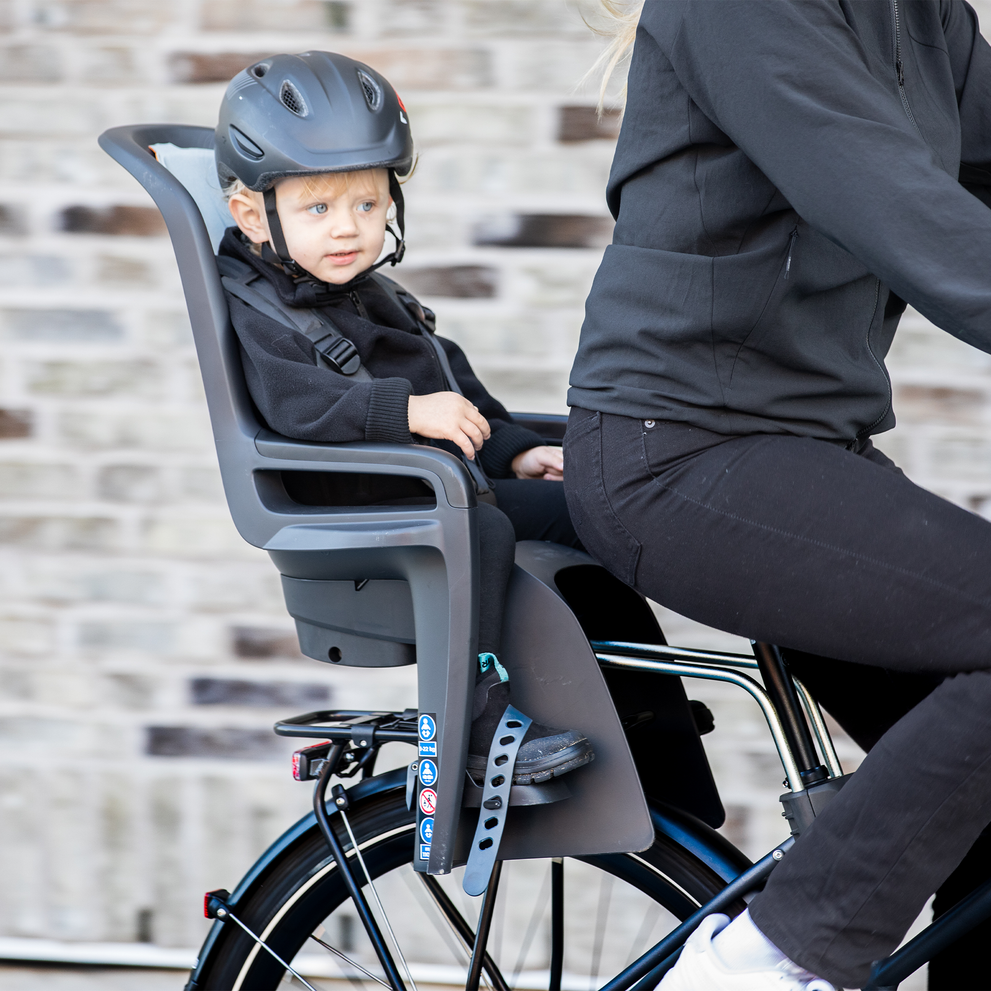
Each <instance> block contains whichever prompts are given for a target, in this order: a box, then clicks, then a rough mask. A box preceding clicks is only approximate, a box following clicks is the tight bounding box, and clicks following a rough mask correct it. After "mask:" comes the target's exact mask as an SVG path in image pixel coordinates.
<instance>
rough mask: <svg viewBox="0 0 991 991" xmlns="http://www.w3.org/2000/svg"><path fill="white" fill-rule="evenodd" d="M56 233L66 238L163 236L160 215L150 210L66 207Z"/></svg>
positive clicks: (125, 207) (132, 207)
mask: <svg viewBox="0 0 991 991" xmlns="http://www.w3.org/2000/svg"><path fill="white" fill-rule="evenodd" d="M59 229H60V230H63V231H66V232H67V233H69V234H115V235H122V236H127V237H156V236H160V235H162V234H165V233H166V231H165V221H164V220H162V215H161V214H160V213H159V212H158V211H157V210H156V209H154V208H153V207H150V206H107V207H91V206H69V207H66V208H65V209H64V210H63V211H62V212H61V213H60V214H59Z"/></svg>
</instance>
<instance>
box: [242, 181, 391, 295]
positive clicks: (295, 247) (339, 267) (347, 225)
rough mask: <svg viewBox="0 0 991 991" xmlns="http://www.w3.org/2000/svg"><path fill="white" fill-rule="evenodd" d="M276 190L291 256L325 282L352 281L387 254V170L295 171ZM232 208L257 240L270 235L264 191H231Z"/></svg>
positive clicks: (266, 239)
mask: <svg viewBox="0 0 991 991" xmlns="http://www.w3.org/2000/svg"><path fill="white" fill-rule="evenodd" d="M276 195H277V198H278V204H279V220H280V221H281V223H282V232H283V234H284V235H285V239H286V247H287V248H288V249H289V255H290V257H291V258H293V260H294V261H295V262H296V263H297V264H298V265H300V266H301V267H302V268H304V269H306V271H307V272H309V273H310V274H311V275H313V276H315V277H316V278H318V279H320V280H322V281H323V282H331V283H334V284H335V285H341V284H343V283H345V282H349V281H350V280H351V279H353V278H354V277H355V276H356V275H360V274H361V273H362V272H363V271H365V269H366V268H368V267H369V266H371V265H373V264H374V263H375V262H376V260H377V259H378V256H379V255H380V254H381V253H382V246H383V245H384V243H385V224H386V213H387V212H388V209H389V207H390V206H391V204H392V198H391V197H390V196H389V173H388V172H387V171H386V170H385V169H364V170H362V171H360V172H337V173H326V174H324V175H317V176H294V177H292V178H289V179H283V180H281V181H280V182H279V184H278V186H277V194H276ZM230 207H231V214H232V215H233V217H234V219H235V221H237V225H238V226H239V227H240V228H241V230H242V231H244V233H245V234H247V236H248V237H249V238H250V239H251V240H252V241H254V242H255V243H256V244H261V243H262V242H264V241H270V240H271V235H270V233H269V229H268V218H267V217H266V216H265V205H264V199H263V197H262V194H261V193H253V192H251V191H246V192H245V193H240V194H237V195H236V196H232V197H231V199H230Z"/></svg>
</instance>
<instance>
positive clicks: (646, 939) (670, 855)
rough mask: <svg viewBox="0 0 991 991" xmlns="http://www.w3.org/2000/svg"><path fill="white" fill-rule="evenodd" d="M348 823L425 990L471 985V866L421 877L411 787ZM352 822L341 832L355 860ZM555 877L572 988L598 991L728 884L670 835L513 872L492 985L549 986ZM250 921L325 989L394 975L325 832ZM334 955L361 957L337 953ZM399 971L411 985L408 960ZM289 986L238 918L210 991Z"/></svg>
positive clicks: (501, 900) (493, 944) (261, 900)
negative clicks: (385, 972)
mask: <svg viewBox="0 0 991 991" xmlns="http://www.w3.org/2000/svg"><path fill="white" fill-rule="evenodd" d="M348 815H349V818H350V822H351V827H352V829H353V830H354V833H355V837H356V839H357V842H358V846H359V848H360V849H361V852H362V855H363V857H364V859H365V863H366V865H367V867H368V870H369V872H370V873H371V875H372V878H373V880H374V881H375V887H376V889H377V891H378V893H379V896H380V898H381V900H382V903H383V905H384V907H385V910H386V912H387V913H388V916H389V920H390V922H391V924H392V927H393V929H394V930H395V932H396V936H397V938H398V940H399V943H400V946H401V947H402V951H403V955H404V956H405V958H406V960H407V962H408V963H409V967H410V970H411V972H412V977H413V980H414V981H415V982H416V983H417V984H418V985H421V984H430V985H434V986H436V985H450V986H460V987H464V984H465V978H466V973H467V964H468V959H469V957H470V950H469V949H468V948H466V946H465V942H464V938H463V934H464V931H465V930H464V927H463V926H461V927H460V928H461V935H459V932H458V929H459V926H458V924H457V921H456V920H455V921H454V922H452V918H451V911H450V909H451V906H453V908H454V910H455V912H456V913H457V914H459V915H460V917H461V918H462V919H463V921H464V923H467V926H469V927H470V929H471V933H473V932H474V927H475V923H476V920H477V916H478V910H479V905H480V903H481V899H480V898H469V897H468V896H467V895H466V894H465V893H464V891H463V890H462V888H461V878H462V875H463V868H461V869H457V870H455V871H454V872H453V873H452V874H450V875H446V876H444V877H425V876H424V875H421V874H417V873H416V872H414V871H413V869H412V866H411V863H412V855H413V841H414V828H415V826H414V816H413V814H412V813H411V812H409V811H408V810H407V809H406V804H405V796H404V794H403V792H402V790H397V791H390V792H385V793H383V794H379V795H375V796H372V797H369V798H368V799H366V800H362V801H358V802H356V803H354V804H353V805H352V806H351V809H350V811H349V813H348ZM339 819H340V817H339V816H334V817H332V819H331V821H332V823H333V824H334V826H335V829H336V830H337V831H338V834H339V835H340V836H341V841H342V844H343V845H344V847H345V849H346V850H350V843H349V842H348V839H347V836H346V834H345V833H344V830H343V828H342V825H341V823H340V821H339ZM558 863H561V862H558ZM352 869H353V872H354V874H355V877H356V878H357V879H358V880H359V881H360V882H364V881H365V878H364V875H363V873H362V872H361V868H360V866H359V865H358V864H357V863H353V867H352ZM555 872H559V873H557V874H556V879H557V890H558V897H557V902H558V905H559V906H560V907H561V908H562V909H563V911H562V913H561V914H562V915H563V922H559V925H558V930H557V933H558V937H559V938H560V937H561V936H562V935H563V941H564V956H563V975H562V980H561V987H562V989H564V991H591V989H594V988H596V987H598V986H600V985H601V984H603V983H605V981H606V980H608V979H609V978H611V977H612V976H614V975H615V974H616V973H618V972H619V971H621V970H622V969H623V968H624V967H626V966H627V965H628V964H629V963H631V962H632V961H633V960H635V959H636V958H637V957H638V956H639V955H640V954H641V953H643V952H644V951H645V950H646V949H647V948H648V947H650V946H651V945H652V944H653V943H655V942H657V940H659V939H660V938H661V937H662V936H663V935H664V934H665V933H666V932H668V931H670V930H671V929H672V928H674V927H675V926H676V925H677V924H678V922H680V921H681V920H683V919H685V918H687V917H688V916H689V915H691V914H692V912H694V911H695V909H697V908H698V907H699V905H701V904H702V903H704V902H705V901H707V900H708V899H709V898H711V897H713V896H714V895H715V894H717V893H718V891H719V890H720V889H721V888H722V887H723V885H724V882H723V881H722V880H721V879H720V878H719V876H718V875H716V874H715V873H714V872H713V871H712V870H711V869H710V868H708V867H707V866H706V865H705V864H703V863H702V862H701V861H700V860H698V859H697V858H696V857H694V856H693V855H692V854H691V853H689V852H688V851H687V850H685V849H684V848H682V847H680V846H678V845H677V844H675V843H674V842H673V841H671V840H670V839H668V838H667V837H665V836H661V835H658V836H657V837H656V838H655V841H654V844H653V845H652V846H651V847H650V848H649V849H648V850H646V851H644V852H643V853H636V854H608V855H600V856H594V857H583V858H578V859H570V858H565V860H564V861H563V866H562V867H557V866H555V865H554V862H552V861H547V860H543V861H539V860H527V861H511V862H507V863H506V864H504V866H503V871H502V877H501V881H500V884H499V893H498V898H497V900H496V907H495V916H494V920H493V925H492V930H491V934H490V937H489V941H488V952H489V955H490V957H491V958H492V960H493V962H494V965H495V967H496V968H498V972H499V973H498V974H495V975H493V974H490V973H488V972H486V971H484V970H483V972H482V986H483V987H486V986H487V987H493V988H505V987H509V988H547V987H549V978H550V974H549V968H550V957H551V952H552V950H551V947H552V943H553V942H554V925H553V922H552V917H553V914H554V913H553V903H554V901H555V899H554V898H552V889H554V888H555V883H554V875H555ZM562 874H563V898H562V897H561V894H560V892H561V888H560V878H561V877H562ZM438 891H439V894H438ZM366 893H367V886H366ZM445 896H446V898H445ZM445 902H446V903H447V906H448V908H447V910H446V913H445V909H444V908H443V907H442V906H443V904H444V903H445ZM236 915H237V917H238V918H239V919H240V920H241V921H243V922H244V923H245V925H247V926H248V927H249V928H250V929H251V931H252V932H254V933H256V934H258V935H259V936H261V937H262V938H263V939H264V941H265V943H266V944H267V945H268V946H269V947H271V949H273V950H274V951H275V952H276V953H278V954H279V956H280V957H282V959H283V960H285V961H287V962H290V963H291V964H292V965H293V967H294V969H296V970H297V971H299V972H300V973H301V974H302V975H303V976H304V977H306V979H307V980H308V981H309V982H310V984H312V985H313V986H314V987H316V988H323V987H327V986H328V984H329V980H328V979H346V980H349V981H350V982H351V983H352V984H361V985H362V986H364V987H367V988H368V989H369V991H371V989H374V988H378V987H379V986H380V985H379V984H376V983H375V980H374V979H373V978H371V977H369V976H368V974H371V975H376V976H377V977H379V978H381V977H382V971H381V967H380V966H379V962H378V959H377V958H376V957H375V954H374V952H373V951H372V948H371V944H370V942H369V941H368V939H367V936H366V935H365V932H364V930H363V929H362V927H361V924H360V922H359V921H358V918H357V916H356V913H355V911H354V906H353V904H352V902H351V901H350V900H349V898H348V896H347V891H346V889H345V887H344V883H343V880H342V878H341V876H340V872H339V871H338V870H337V867H336V865H335V863H334V861H333V859H332V858H331V857H330V856H329V850H328V847H327V844H326V842H325V841H324V839H323V837H322V836H321V835H320V834H319V833H318V832H317V831H316V830H314V831H313V832H312V833H311V834H310V835H309V836H308V837H307V839H306V840H305V841H303V842H301V843H299V844H297V845H296V846H295V847H293V848H292V849H291V850H290V851H289V852H288V853H287V854H286V855H285V856H284V857H283V859H282V860H281V861H280V862H278V863H277V864H276V865H275V866H274V868H273V869H272V870H271V871H270V873H269V876H268V878H267V879H266V881H265V883H264V884H263V885H261V886H260V887H259V888H258V890H257V891H256V892H255V893H254V894H253V895H252V896H251V897H250V898H248V899H247V900H246V901H243V902H242V903H241V904H239V905H238V907H237V910H236ZM469 938H471V936H470V934H469ZM328 945H329V946H332V947H334V948H336V949H337V950H338V951H340V953H342V954H344V956H345V957H346V958H347V960H345V959H342V958H341V957H340V956H339V955H335V954H334V953H333V952H331V951H329V950H328V949H326V948H325V947H326V946H328ZM348 961H350V962H348ZM397 966H399V969H400V973H402V974H403V976H404V979H405V972H404V971H403V968H402V965H401V964H400V963H399V961H398V960H397ZM363 971H364V972H367V974H366V973H364V972H363ZM283 980H287V981H291V982H292V983H293V984H296V986H300V985H298V983H297V982H295V981H294V980H293V979H292V978H291V977H290V976H289V975H288V972H287V971H286V970H285V969H284V968H283V967H282V966H281V965H280V964H279V963H278V962H277V961H276V960H275V959H274V958H273V957H272V956H271V955H270V954H269V953H267V952H265V950H264V949H262V948H261V947H259V946H258V945H257V944H256V943H254V942H253V941H252V940H251V939H250V937H249V936H247V935H246V934H245V933H244V932H242V931H241V930H240V929H238V928H237V927H236V925H235V924H234V923H232V922H230V921H228V922H227V923H226V924H225V926H224V930H223V932H222V933H221V935H220V938H219V939H218V940H217V941H216V942H215V943H214V945H213V947H212V949H211V952H210V956H209V960H208V961H207V962H206V964H205V967H204V969H203V971H202V972H201V975H200V980H199V982H198V987H200V988H204V989H210V991H220V989H240V991H259V989H272V988H277V987H279V985H280V982H282V981H283Z"/></svg>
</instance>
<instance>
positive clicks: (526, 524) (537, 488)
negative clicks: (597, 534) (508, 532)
mask: <svg viewBox="0 0 991 991" xmlns="http://www.w3.org/2000/svg"><path fill="white" fill-rule="evenodd" d="M492 487H493V489H494V490H495V494H496V499H498V500H499V508H500V509H501V510H502V511H503V512H504V513H505V514H506V515H507V516H508V517H509V519H510V522H511V523H512V524H513V529H514V530H515V531H516V539H517V540H551V541H553V542H554V543H555V544H564V545H565V546H566V547H578V548H580V547H581V546H582V545H581V541H580V540H579V539H578V534H577V533H575V528H574V526H573V525H572V523H571V517H570V516H569V515H568V505H567V503H566V502H565V500H564V486H563V485H562V484H561V483H560V482H545V481H542V480H541V479H533V478H500V479H498V480H497V481H495V482H493V483H492Z"/></svg>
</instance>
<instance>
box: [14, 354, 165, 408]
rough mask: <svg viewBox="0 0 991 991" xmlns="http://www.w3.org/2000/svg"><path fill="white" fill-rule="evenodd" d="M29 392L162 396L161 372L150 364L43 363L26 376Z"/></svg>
mask: <svg viewBox="0 0 991 991" xmlns="http://www.w3.org/2000/svg"><path fill="white" fill-rule="evenodd" d="M27 383H28V387H29V389H30V390H31V391H32V392H36V393H44V394H49V395H60V396H141V397H142V398H144V399H151V398H157V397H158V396H160V395H161V391H162V389H161V369H160V368H159V366H158V365H156V364H155V363H154V362H151V361H106V360H104V361H45V362H39V363H38V364H36V365H32V366H31V367H30V370H29V371H28V375H27Z"/></svg>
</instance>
